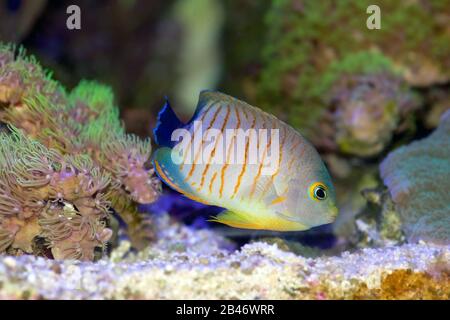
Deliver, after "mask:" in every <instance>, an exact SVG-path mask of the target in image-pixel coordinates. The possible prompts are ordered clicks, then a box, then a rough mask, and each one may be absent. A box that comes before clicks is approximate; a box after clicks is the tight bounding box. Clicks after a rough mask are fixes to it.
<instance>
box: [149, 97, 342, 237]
mask: <svg viewBox="0 0 450 320" xmlns="http://www.w3.org/2000/svg"><path fill="white" fill-rule="evenodd" d="M153 133H154V136H155V141H156V143H157V144H158V145H159V146H160V147H159V148H158V149H157V150H156V151H155V154H154V157H153V164H154V167H155V168H156V172H157V174H158V176H159V177H160V178H161V180H162V181H164V182H165V183H166V184H167V185H168V186H170V187H171V188H172V189H174V190H176V191H178V192H180V193H182V194H183V195H185V196H186V197H188V198H191V199H193V200H195V201H199V202H202V203H206V204H209V205H214V206H219V207H223V208H224V209H225V211H224V212H222V213H220V214H219V215H217V216H215V217H212V221H216V222H220V223H224V224H226V225H229V226H232V227H237V228H244V229H261V230H275V231H299V230H306V229H309V228H312V227H314V226H318V225H322V224H327V223H331V222H333V221H334V219H335V218H336V215H337V212H338V210H337V208H336V198H335V189H334V187H333V184H332V182H331V178H330V175H329V173H328V171H327V169H326V167H325V165H324V163H323V162H322V160H321V158H320V156H319V154H318V152H317V151H316V150H315V149H314V147H313V146H312V145H311V144H310V143H309V142H308V141H307V140H306V139H305V138H303V137H302V136H301V135H300V134H299V133H298V132H297V131H296V130H294V129H293V128H292V127H290V126H289V125H287V124H286V123H284V122H283V121H281V120H279V119H277V118H276V117H274V116H273V115H270V114H268V113H266V112H263V111H262V110H260V109H258V108H256V107H253V106H251V105H249V104H247V103H245V102H243V101H240V100H238V99H236V98H233V97H231V96H228V95H226V94H223V93H220V92H212V91H202V92H201V93H200V97H199V102H198V105H197V108H196V110H195V113H194V115H193V117H192V119H191V120H190V121H188V122H187V123H183V122H182V121H180V120H179V119H178V118H177V116H176V114H175V113H174V111H173V110H172V108H171V107H170V104H169V102H168V100H166V103H165V105H164V107H163V109H162V110H161V111H160V112H159V114H158V122H157V125H156V127H155V129H154V130H153ZM233 133H234V134H233ZM274 133H276V134H274Z"/></svg>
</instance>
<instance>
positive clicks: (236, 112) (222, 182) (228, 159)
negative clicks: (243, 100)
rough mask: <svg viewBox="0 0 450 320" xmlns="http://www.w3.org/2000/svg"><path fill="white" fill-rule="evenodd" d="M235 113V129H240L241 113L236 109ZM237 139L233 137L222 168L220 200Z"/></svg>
mask: <svg viewBox="0 0 450 320" xmlns="http://www.w3.org/2000/svg"><path fill="white" fill-rule="evenodd" d="M234 112H235V114H236V119H237V123H236V127H235V128H234V129H239V126H240V125H241V118H240V117H239V112H238V111H237V109H236V108H234ZM235 138H236V137H235V136H234V135H233V136H232V137H231V141H230V145H229V146H228V148H227V159H226V161H225V164H224V166H223V167H222V170H221V172H220V189H219V198H222V195H223V186H224V182H225V171H226V170H227V168H228V165H229V163H230V157H231V148H232V147H233V142H234V140H235Z"/></svg>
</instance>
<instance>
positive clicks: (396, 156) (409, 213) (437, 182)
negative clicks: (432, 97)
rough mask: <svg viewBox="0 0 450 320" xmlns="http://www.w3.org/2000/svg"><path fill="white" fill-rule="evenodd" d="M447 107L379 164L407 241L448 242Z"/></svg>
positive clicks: (449, 155)
mask: <svg viewBox="0 0 450 320" xmlns="http://www.w3.org/2000/svg"><path fill="white" fill-rule="evenodd" d="M449 159H450V111H447V112H446V113H445V114H444V115H443V116H442V118H441V122H440V124H439V126H438V128H437V129H436V130H435V131H434V132H433V133H432V134H431V135H430V136H429V137H427V138H425V139H422V140H419V141H415V142H413V143H411V144H409V145H407V146H403V147H400V148H398V149H397V150H395V151H393V152H391V153H390V154H389V155H388V156H387V158H386V159H385V160H384V161H383V162H382V163H381V165H380V173H381V177H382V178H383V181H384V184H385V185H386V186H387V187H388V189H389V193H390V195H391V197H392V200H393V202H394V204H395V207H396V210H397V211H398V212H399V215H400V218H401V222H402V230H403V232H404V233H405V234H406V237H407V240H408V241H409V242H416V241H419V240H425V241H432V242H435V243H442V244H450V215H449V212H450V193H449V192H448V190H449V189H450V160H449Z"/></svg>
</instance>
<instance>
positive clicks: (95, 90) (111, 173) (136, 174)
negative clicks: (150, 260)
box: [0, 46, 160, 258]
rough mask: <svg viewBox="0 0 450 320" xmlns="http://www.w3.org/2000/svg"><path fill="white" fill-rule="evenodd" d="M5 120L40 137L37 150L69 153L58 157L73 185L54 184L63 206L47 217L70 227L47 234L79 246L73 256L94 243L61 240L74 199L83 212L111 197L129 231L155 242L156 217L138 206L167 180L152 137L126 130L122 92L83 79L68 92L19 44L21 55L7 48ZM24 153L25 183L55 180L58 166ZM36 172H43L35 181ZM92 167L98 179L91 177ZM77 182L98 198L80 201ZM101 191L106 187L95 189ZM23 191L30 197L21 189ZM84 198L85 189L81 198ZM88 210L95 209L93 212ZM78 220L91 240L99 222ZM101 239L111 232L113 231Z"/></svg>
mask: <svg viewBox="0 0 450 320" xmlns="http://www.w3.org/2000/svg"><path fill="white" fill-rule="evenodd" d="M0 121H2V122H4V123H7V124H10V125H13V126H14V127H17V128H19V129H21V130H23V132H24V133H25V134H26V136H27V137H28V138H31V139H35V140H36V141H38V142H40V143H41V144H40V145H39V146H40V147H36V148H38V149H39V148H41V149H42V148H44V149H45V150H46V151H44V150H43V149H42V150H41V149H39V151H36V152H37V154H41V153H43V154H46V152H47V153H51V154H54V158H55V159H56V158H58V157H59V158H60V159H63V160H60V161H58V162H57V163H58V165H60V166H62V167H61V170H62V171H61V172H62V173H61V174H62V176H61V177H59V178H58V179H63V180H64V181H65V183H64V184H58V183H56V182H55V183H54V184H53V185H54V187H53V188H52V189H51V190H49V196H50V197H51V198H52V199H55V200H56V201H57V202H58V205H54V206H50V207H48V209H47V210H46V212H45V217H46V218H45V219H47V220H45V221H46V222H47V223H50V224H55V225H58V224H60V223H62V224H63V225H64V228H61V230H59V227H58V230H59V231H58V232H57V234H56V235H55V234H53V231H48V230H47V229H46V227H45V226H44V225H43V226H42V227H43V230H45V231H44V233H45V237H47V238H49V239H54V240H51V241H53V242H54V243H53V244H52V245H53V247H55V248H56V247H58V246H61V248H64V249H61V250H62V251H64V252H71V253H70V254H69V256H71V257H77V258H81V256H80V254H79V253H74V252H75V251H76V252H78V251H79V250H82V251H83V249H80V248H82V247H83V246H85V247H89V246H90V244H83V245H81V242H80V241H81V240H80V241H78V240H73V241H74V243H76V245H74V243H62V244H59V241H60V240H56V239H60V237H59V236H60V232H62V231H63V230H65V231H64V232H66V231H67V230H69V229H70V228H72V227H70V228H69V227H68V224H67V223H65V222H61V221H59V220H58V219H60V214H57V212H69V211H70V210H68V209H67V208H69V207H70V205H74V206H75V207H76V208H77V209H78V210H80V207H86V208H94V207H96V206H97V207H98V204H97V202H100V206H101V207H102V208H101V209H102V211H105V210H107V209H109V207H110V205H106V204H105V203H112V204H113V208H114V209H115V211H116V212H117V213H118V214H119V215H120V216H121V217H122V219H123V220H124V221H128V222H130V224H129V225H128V231H129V233H130V238H132V239H133V240H134V244H135V245H136V246H137V247H142V246H144V245H146V244H148V239H149V238H152V236H148V235H143V232H142V230H145V231H146V232H149V233H151V232H152V228H151V227H150V225H149V224H148V221H147V220H146V219H144V218H143V217H141V216H140V215H139V214H138V212H137V205H138V203H151V202H153V201H155V199H156V198H157V197H158V194H159V189H160V183H159V181H158V180H157V179H156V178H155V176H154V170H153V168H152V166H151V163H150V162H149V158H150V153H151V144H150V141H149V140H145V141H142V140H140V139H139V138H138V137H136V136H134V135H130V134H126V133H125V132H124V128H123V125H122V123H121V121H120V120H119V110H118V108H117V107H116V105H115V104H114V96H113V94H112V91H111V89H110V88H109V87H107V86H104V85H100V84H98V83H95V82H90V81H82V82H81V83H80V84H79V85H78V86H77V87H76V88H75V89H73V90H72V91H71V92H70V93H69V94H67V93H66V92H65V90H64V88H62V87H61V86H60V85H59V84H58V83H57V82H56V81H54V80H52V78H51V75H50V74H48V73H47V72H46V71H44V70H43V69H42V67H41V66H40V65H39V64H38V63H37V62H36V61H35V60H34V59H33V58H28V57H26V56H25V54H24V52H23V50H19V51H18V53H17V55H16V54H15V50H14V48H13V47H11V46H2V47H0ZM16 135H17V134H16ZM49 150H52V151H49ZM16 158H17V159H16V161H19V162H20V163H21V166H20V170H18V171H15V176H16V177H17V179H18V181H20V182H21V183H23V186H22V187H23V188H34V187H40V186H41V185H46V184H48V183H50V182H51V181H48V179H50V177H51V176H52V174H53V172H52V171H51V169H49V164H48V163H46V162H45V161H43V160H42V159H41V158H40V157H37V158H36V157H33V156H31V155H28V154H20V155H17V157H16ZM18 168H19V167H18ZM23 168H26V169H23ZM73 170H75V171H76V170H80V172H79V174H76V175H75V176H77V178H76V179H75V178H74V177H73V175H74V173H73V172H74V171H73ZM29 172H34V173H35V174H36V175H35V176H33V178H32V179H30V177H29ZM87 173H89V174H90V175H91V176H92V178H90V179H87V178H86V177H85V175H86V174H87ZM71 174H72V176H71ZM70 177H72V178H70ZM102 177H109V178H108V180H110V181H111V182H109V181H108V183H105V182H104V181H103V178H102ZM77 179H78V180H79V181H78V180H77ZM80 179H81V180H80ZM86 179H87V180H86ZM72 180H73V181H72ZM57 181H59V182H60V180H57ZM69 181H72V182H69ZM77 183H78V184H80V183H82V184H83V185H79V187H80V186H81V187H83V188H82V189H83V190H84V192H89V193H90V194H87V195H86V197H90V198H89V199H91V198H92V199H91V200H89V201H87V202H86V203H84V202H83V203H79V200H77V201H76V203H73V201H75V200H76V199H74V198H73V197H70V196H69V195H68V194H67V192H69V191H70V192H75V191H76V190H77V187H76V185H77ZM67 188H69V189H70V188H72V189H73V190H69V189H67ZM96 189H101V190H103V191H104V192H102V194H98V193H95V192H91V191H92V190H96ZM89 190H91V191H89ZM77 192H79V191H77ZM17 193H18V194H20V195H21V196H24V195H23V194H22V193H23V191H21V190H19V191H17ZM5 196H6V195H5ZM29 196H30V195H28V194H27V195H26V197H29ZM78 197H79V195H78V194H77V199H78ZM99 199H101V200H99ZM66 201H69V203H66ZM105 201H106V202H105ZM119 203H126V205H123V206H121V207H120V208H116V207H114V204H119ZM98 209H100V208H98ZM5 210H6V209H5ZM88 211H89V210H88ZM86 214H87V216H90V215H91V213H87V211H86ZM55 219H56V220H55ZM77 219H78V218H77ZM77 219H71V222H70V225H79V226H82V228H83V230H84V231H83V232H82V233H81V234H79V235H77V236H75V238H80V239H81V238H83V239H84V237H85V235H89V237H90V238H93V237H94V233H93V232H92V228H93V227H92V226H94V225H98V222H96V223H92V224H89V223H88V224H86V222H85V221H84V220H83V223H80V222H79V221H78V220H77ZM88 226H89V227H88ZM67 228H69V229H67ZM136 230H139V232H138V233H139V235H140V236H136V235H135V234H132V233H134V232H135V231H136ZM54 237H56V238H54ZM75 238H73V239H75ZM101 238H102V239H103V238H105V235H103V236H101ZM71 239H72V238H71ZM70 241H72V240H70ZM70 241H69V242H70ZM80 246H81V247H80ZM0 249H1V248H0ZM55 250H56V249H55ZM74 250H75V251H74ZM77 250H78V251H77ZM0 251H1V250H0ZM63 255H64V256H65V255H66V254H63ZM89 258H91V256H90V257H89Z"/></svg>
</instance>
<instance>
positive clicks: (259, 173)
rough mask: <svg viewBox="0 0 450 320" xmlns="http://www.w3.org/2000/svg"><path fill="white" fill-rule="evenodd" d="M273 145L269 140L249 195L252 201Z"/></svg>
mask: <svg viewBox="0 0 450 320" xmlns="http://www.w3.org/2000/svg"><path fill="white" fill-rule="evenodd" d="M265 127H266V122H265V121H264V125H263V128H265ZM258 140H259V139H258ZM271 143H272V141H270V140H269V143H268V144H267V145H266V148H265V149H264V153H263V156H262V160H261V163H260V164H259V168H258V173H257V175H256V177H255V178H254V179H253V185H252V189H251V191H250V195H249V198H250V199H251V198H252V197H253V194H254V193H255V190H256V185H257V183H258V179H259V177H260V176H261V172H262V167H263V165H264V160H266V155H267V152H268V150H269V149H270V144H271Z"/></svg>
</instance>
